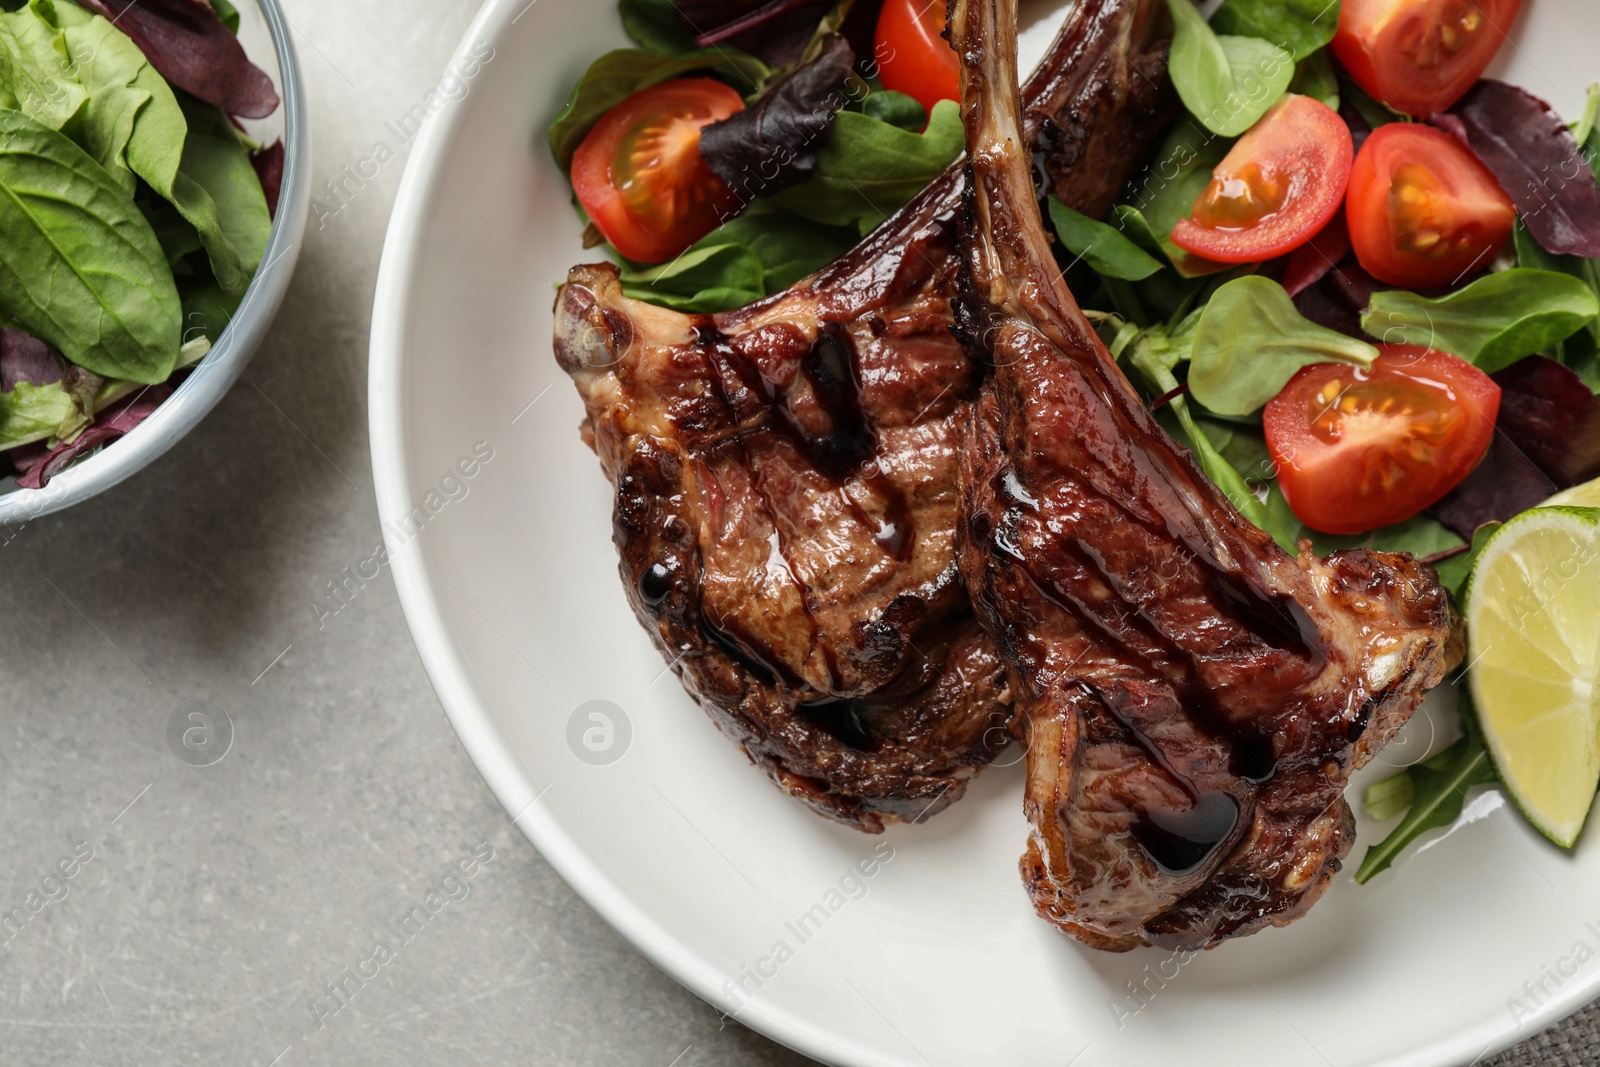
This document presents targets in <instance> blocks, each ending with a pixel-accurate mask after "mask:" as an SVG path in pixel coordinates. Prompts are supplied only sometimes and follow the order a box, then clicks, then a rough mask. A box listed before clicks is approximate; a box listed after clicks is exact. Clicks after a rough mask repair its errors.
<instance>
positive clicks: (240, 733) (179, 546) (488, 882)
mask: <svg viewBox="0 0 1600 1067" xmlns="http://www.w3.org/2000/svg"><path fill="white" fill-rule="evenodd" d="M542 2H545V3H558V2H572V0H542ZM285 7H286V8H287V10H288V13H289V17H290V18H291V20H293V22H294V24H295V27H296V30H297V44H298V45H299V47H300V51H301V62H302V67H303V70H304V73H305V75H306V80H307V83H308V86H309V88H310V90H311V105H312V107H311V110H312V125H313V133H314V158H313V164H312V174H313V178H314V185H315V186H316V187H317V189H318V190H319V192H318V194H317V195H320V196H322V197H323V198H324V202H325V207H329V208H330V209H331V206H334V205H331V204H328V202H327V201H326V190H324V189H322V183H323V182H324V181H325V180H328V179H335V178H338V177H340V175H341V172H342V168H344V167H345V166H346V165H347V164H348V165H350V166H352V167H353V166H355V165H356V164H357V163H358V162H359V161H360V160H361V159H362V158H363V157H367V156H369V155H370V154H371V153H372V151H373V148H374V145H375V143H376V142H377V141H380V140H382V141H385V142H387V143H388V144H389V146H390V147H391V148H394V149H396V150H397V151H398V152H399V157H400V158H399V159H397V160H396V161H395V162H393V163H390V164H388V165H387V166H385V167H384V168H383V169H382V170H381V171H380V173H379V174H378V176H377V177H376V178H374V179H372V180H371V181H370V182H368V183H367V184H366V186H365V187H364V188H358V189H356V190H355V195H354V196H353V198H352V199H351V200H350V202H349V204H348V206H345V207H343V208H342V209H341V210H340V211H339V213H338V214H337V215H332V216H331V217H326V218H325V219H324V220H323V225H322V226H321V228H319V226H318V220H317V219H316V218H313V220H312V223H311V226H310V228H309V230H308V231H307V243H306V246H305V248H304V250H303V254H302V258H301V262H300V269H299V273H298V274H297V276H296V278H295V281H294V284H293V286H292V288H291V291H290V295H289V302H288V304H287V306H286V308H285V310H284V312H283V314H282V315H281V316H280V318H279V320H278V322H277V324H276V326H275V328H274V329H273V331H272V333H271V335H270V336H269V338H268V340H267V342H266V344H265V345H264V346H263V348H262V350H261V352H260V353H259V355H258V356H257V357H256V360H255V362H254V363H253V364H252V366H251V367H250V369H249V370H247V371H246V373H245V376H244V379H243V381H241V383H240V384H239V385H238V386H237V387H236V388H235V389H234V390H233V392H232V393H231V394H230V395H229V396H228V397H227V398H226V399H225V400H224V401H223V403H222V404H221V406H220V407H219V408H218V409H217V411H216V412H214V413H213V414H212V415H211V417H210V418H209V419H207V420H206V421H205V422H204V423H203V424H202V425H201V426H200V427H199V429H198V430H196V431H195V432H194V433H193V434H192V435H190V436H189V437H188V438H187V439H185V440H184V441H183V442H181V443H180V444H179V445H178V446H177V447H176V448H175V449H174V450H173V451H172V452H171V453H170V454H169V455H168V456H166V457H165V458H164V459H162V460H161V461H160V462H158V463H157V464H156V465H155V466H154V467H153V468H151V469H150V470H148V471H146V472H144V473H143V474H141V475H139V476H138V477H136V478H134V479H133V480H132V481H130V482H128V483H126V484H124V485H122V486H119V487H118V488H116V489H114V490H112V491H111V492H108V493H106V494H105V495H103V496H101V497H99V498H97V499H95V500H92V501H90V502H88V503H87V504H85V505H83V506H82V507H80V508H78V509H75V510H73V511H71V512H68V513H66V514H62V515H56V516H52V517H50V518H46V519H43V520H39V521H37V522H34V523H32V524H30V525H28V526H26V527H25V528H21V529H17V528H10V529H0V596H3V598H4V599H3V603H4V604H5V606H6V611H5V613H4V617H3V622H0V648H3V649H4V656H5V668H4V670H3V672H0V707H3V708H4V709H5V710H4V712H3V717H0V724H3V725H4V727H5V737H4V743H3V744H0V797H3V807H0V812H3V815H4V818H3V819H0V857H3V858H4V867H3V872H0V913H9V912H11V911H12V909H16V908H20V909H22V911H23V912H24V913H25V914H27V915H28V918H27V920H26V921H25V922H18V921H16V920H13V924H12V929H9V930H8V929H5V928H3V927H0V941H4V948H0V1064H4V1065H6V1067H10V1065H18V1067H54V1065H58V1064H74V1065H76V1064H106V1065H118V1064H120V1065H125V1067H126V1065H137V1067H147V1065H153V1064H176V1063H195V1064H206V1065H212V1064H230V1065H258V1067H267V1065H274V1064H276V1065H282V1067H288V1065H295V1064H318V1065H321V1064H329V1065H333V1064H338V1065H340V1067H353V1065H365V1064H434V1063H439V1064H443V1063H451V1064H499V1063H504V1064H519V1063H537V1064H541V1065H542V1064H562V1065H569V1064H570V1065H588V1064H594V1065H606V1067H621V1065H630V1067H631V1065H643V1067H706V1065H712V1064H729V1065H732V1064H753V1065H786V1067H788V1065H798V1064H802V1063H805V1062H808V1061H806V1060H804V1059H803V1058H802V1057H800V1056H797V1055H795V1054H793V1053H790V1052H787V1051H785V1050H783V1049H781V1048H778V1047H777V1046H775V1045H772V1044H771V1043H769V1042H767V1041H765V1040H764V1039H762V1038H760V1037H758V1036H756V1035H754V1034H752V1033H750V1032H749V1031H746V1030H744V1029H742V1028H741V1027H739V1026H738V1025H737V1024H734V1023H726V1024H724V1023H723V1022H722V1021H721V1020H720V1019H719V1016H718V1013H717V1012H715V1011H714V1010H712V1009H711V1008H709V1007H707V1006H706V1005H703V1004H702V1003H700V1002H699V1001H698V1000H696V999H695V998H694V997H692V996H690V995H689V994H688V993H686V992H684V991H683V990H682V989H680V988H679V987H678V986H677V985H676V984H675V983H674V982H672V981H671V980H670V979H668V978H667V977H665V976H664V975H663V974H661V973H660V972H659V971H657V970H656V969H655V968H654V967H653V966H651V965H650V964H649V963H647V962H646V961H645V960H644V959H643V958H642V957H640V956H639V955H638V954H637V953H635V952H634V951H633V950H632V949H631V948H630V947H629V946H628V945H627V944H626V943H625V942H623V941H622V939H621V938H619V937H618V936H617V935H616V934H615V933H613V932H612V931H611V930H610V929H609V928H608V927H606V926H605V925H604V924H603V923H602V922H601V921H600V920H599V919H597V918H596V917H595V915H594V914H593V913H592V912H591V911H590V910H589V909H588V908H587V907H586V906H585V905H584V904H583V903H582V902H581V901H580V900H579V899H578V898H577V897H576V896H575V895H574V894H573V893H572V892H571V891H570V890H569V889H568V888H567V887H566V886H565V885H564V884H563V883H562V882H561V881H560V879H559V878H557V877H556V876H555V875H554V874H553V873H552V872H551V870H550V869H549V868H548V867H547V866H546V865H545V863H544V862H543V861H542V860H541V859H540V858H539V856H538V855H537V853H535V852H534V850H533V849H532V847H531V846H529V845H528V844H527V842H526V841H525V840H524V839H523V838H522V836H521V835H520V833H518V832H517V831H516V830H515V829H514V828H513V827H512V826H511V823H510V821H509V819H508V818H507V817H506V816H505V814H504V813H503V812H502V811H501V810H500V808H499V806H498V805H497V804H496V803H495V801H494V799H493V797H491V796H490V794H489V791H488V790H487V789H486V788H485V787H484V785H483V783H482V782H481V780H480V779H479V777H478V775H477V773H476V771H475V770H474V769H473V767H472V765H471V763H470V762H469V761H468V760H467V758H466V756H465V754H464V753H463V752H462V750H461V747H460V746H459V744H458V743H457V742H456V739H455V736H454V735H453V733H452V732H451V730H450V726H449V724H448V722H447V721H446V719H445V717H444V714H443V712H442V711H441V710H440V708H439V704H438V701H437V700H436V699H435V697H434V695H433V692H432V690H431V689H430V688H429V685H428V681H427V679H426V677H425V676H424V674H423V671H422V668H421V666H420V664H419V662H418V659H417V656H416V653H415V651H414V649H413V647H412V644H411V639H410V637H409V636H408V635H407V633H406V630H405V625H404V620H403V619H402V618H401V614H400V610H399V606H398V603H397V601H396V598H395V595H394V587H393V584H392V582H391V581H390V579H389V576H388V575H387V574H386V573H385V574H382V575H380V576H379V577H377V578H376V579H375V580H373V581H371V582H369V583H367V584H366V585H365V587H364V588H362V589H360V590H359V592H357V593H356V594H355V595H354V596H353V597H352V598H351V600H350V602H349V604H348V606H346V607H344V608H343V609H342V610H340V611H339V612H338V613H337V614H331V615H330V614H328V613H327V611H328V607H329V605H330V604H331V603H332V602H331V601H330V600H329V599H328V595H327V590H326V583H327V582H328V581H330V580H332V579H335V578H336V577H338V576H339V575H340V572H341V569H342V568H345V567H347V566H348V567H351V568H354V567H356V565H357V564H359V563H360V562H361V561H363V560H365V559H367V558H368V557H369V556H371V555H372V552H373V549H374V548H375V547H376V546H377V544H378V542H379V536H380V535H379V530H378V519H377V514H376V511H375V508H374V504H373V499H372V479H371V475H370V473H369V468H368V462H367V451H366V449H367V443H366V419H365V410H364V408H365V405H364V398H365V368H366V330H367V324H368V318H369V313H370V305H371V299H372V288H373V281H374V278H375V276H376V271H377V266H378V257H379V252H380V248H381V244H382V237H383V228H384V224H385V221H386V218H387V215H388V211H389V207H390V204H391V202H392V200H393V196H394V192H395V189H396V186H397V184H398V181H399V176H400V170H401V167H402V165H403V163H404V159H405V156H406V152H405V149H404V147H402V146H401V145H400V144H399V143H398V141H397V138H395V136H394V135H393V134H392V133H391V132H389V131H388V130H387V129H386V124H387V123H390V122H393V121H394V120H396V119H397V118H398V117H399V116H401V115H402V114H404V113H405V112H406V111H407V110H408V109H409V108H410V107H411V106H412V105H413V104H414V103H416V102H417V101H419V100H421V99H422V98H423V96H424V94H425V93H426V92H427V90H428V89H429V88H431V87H432V84H433V79H434V78H435V77H436V75H437V73H438V72H439V71H441V70H442V69H443V67H444V64H445V62H446V61H447V59H448V57H449V55H450V52H451V50H452V49H453V48H454V46H455V43H456V42H457V40H458V39H459V38H460V36H461V34H462V33H463V31H464V30H465V28H466V25H467V22H468V21H469V19H470V18H471V15H472V14H473V11H474V7H475V5H474V4H473V3H472V2H471V0H397V2H393V3H388V4H378V3H376V2H375V0H352V2H351V3H348V4H337V5H334V4H324V3H318V2H316V0H286V3H285ZM597 17H609V11H608V10H605V9H604V8H597ZM492 474H493V471H492V469H491V470H490V471H488V472H487V473H486V476H492ZM318 604H320V605H323V609H322V613H321V615H320V617H319V611H318V610H317V608H316V607H315V606H314V605H318ZM194 701H209V702H211V703H212V704H214V705H216V706H217V707H219V708H221V709H223V710H224V711H225V712H226V713H227V716H228V718H229V719H230V720H231V722H232V724H233V730H234V738H233V742H232V747H231V749H230V750H229V751H228V752H227V754H226V756H225V757H224V758H223V759H222V760H221V761H220V762H217V763H215V764H214V765H212V766H208V767H193V766H189V765H187V764H185V763H183V762H181V761H180V760H179V759H178V758H177V757H176V756H175V755H174V751H173V750H172V748H170V747H169V742H168V724H169V721H170V720H172V719H173V717H174V713H180V721H182V722H183V725H184V726H190V725H198V724H193V723H190V722H188V720H187V719H185V718H183V717H184V716H186V715H187V714H188V712H189V711H190V710H192V709H191V708H190V707H189V705H190V704H191V702H194ZM180 709H181V711H180ZM213 718H214V719H217V718H218V717H217V716H216V715H215V713H213ZM218 722H219V723H220V719H218ZM214 736H217V735H214ZM196 739H197V738H193V737H192V738H191V740H196ZM179 750H180V751H181V750H182V749H181V746H180V749H179ZM483 842H487V843H488V845H489V846H490V847H491V848H492V850H493V858H492V859H491V860H490V861H489V862H488V863H487V864H483V865H481V866H480V867H479V868H478V869H477V873H476V875H475V876H474V877H472V878H470V879H461V878H459V877H458V878H456V879H455V880H454V881H450V882H446V878H447V876H450V875H452V873H453V872H454V873H457V874H459V871H458V868H457V864H458V863H459V862H460V861H461V860H462V859H464V858H466V857H469V856H471V855H472V853H473V850H474V849H475V848H477V847H480V845H481V843H483ZM80 843H83V845H82V846H80ZM75 847H79V851H80V854H85V853H86V852H87V850H88V849H89V848H92V850H93V858H92V859H91V860H90V861H89V862H88V863H87V864H84V865H82V866H81V868H80V869H76V870H75V875H74V877H72V878H71V879H70V880H64V881H63V880H59V879H57V880H53V881H51V882H50V883H49V884H48V886H46V885H45V884H43V880H44V879H45V877H46V876H47V875H49V874H51V873H52V872H53V871H56V869H57V864H58V863H59V862H60V861H62V860H64V859H67V858H68V857H70V856H71V854H72V853H73V850H74V848H75ZM485 852H487V850H485ZM68 868H69V869H72V865H71V864H70V863H69V864H68ZM441 887H442V888H443V889H445V890H447V891H448V892H447V893H442V894H441V895H440V896H438V897H435V898H433V899H432V901H430V900H429V898H428V894H429V892H430V891H431V890H436V889H440V888H441ZM47 890H48V892H47ZM63 892H64V893H65V895H64V896H63V895H62V894H63ZM35 893H36V894H37V896H34V897H32V898H31V900H30V894H35ZM463 893H464V894H465V895H463ZM52 896H53V897H56V898H59V899H55V900H51V899H50V897H52ZM449 896H455V897H458V898H459V899H454V900H451V899H449ZM430 903H431V904H432V905H433V906H434V907H435V908H437V913H436V914H432V913H429V912H428V908H429V904H430ZM1018 904H1019V906H1023V900H1022V897H1021V894H1020V892H1019V896H1018ZM30 905H32V906H37V907H38V911H37V913H36V914H35V913H32V911H31V908H30ZM414 907H421V908H423V910H424V912H425V913H429V914H431V915H432V917H431V918H429V919H428V920H427V921H426V922H421V921H420V920H415V919H414V920H413V925H414V926H416V927H417V932H415V933H414V935H412V936H410V937H409V940H404V941H402V938H401V936H400V935H399V934H397V933H396V932H395V926H394V924H396V923H399V922H400V920H401V918H402V916H404V915H406V914H407V913H409V912H410V911H411V909H413V908H414ZM379 939H383V940H385V941H386V942H387V943H388V945H389V947H390V950H391V952H392V958H391V959H389V960H388V961H387V962H379V963H378V964H377V965H376V974H375V976H373V977H372V978H370V980H367V981H365V982H362V983H360V984H358V983H357V981H356V980H353V979H349V978H347V977H346V970H345V969H346V968H349V969H350V971H351V972H356V971H358V970H360V969H362V967H363V965H364V964H365V961H368V960H370V959H371V958H372V956H373V948H374V944H375V942H376V941H378V940H379ZM952 966H959V963H958V962H957V961H952ZM365 970H366V973H368V974H372V973H373V970H374V968H373V965H371V964H366V965H365ZM341 981H342V982H344V985H345V988H346V990H347V991H348V992H347V993H346V999H347V1001H348V1003H347V1004H346V1005H345V1006H342V1007H340V1005H339V1002H338V1001H336V1000H335V999H334V998H333V996H332V995H331V994H330V993H329V990H328V985H329V983H334V982H341ZM314 999H315V1002H316V1003H319V1004H320V1007H321V1009H322V1010H321V1011H320V1012H319V1011H318V1010H317V1008H316V1007H314V1006H313V1004H314ZM335 1007H340V1010H338V1011H337V1012H334V1011H333V1010H332V1009H333V1008H335ZM1352 1022H1353V1023H1355V1022H1357V1021H1352ZM1597 1025H1600V1015H1597V1014H1596V1013H1595V1012H1593V1011H1591V1012H1589V1013H1585V1014H1584V1015H1581V1016H1580V1017H1579V1019H1578V1020H1577V1021H1575V1022H1573V1023H1570V1024H1568V1025H1567V1026H1566V1027H1564V1028H1561V1029H1558V1030H1557V1031H1554V1032H1552V1033H1551V1034H1548V1035H1544V1036H1542V1037H1540V1038H1539V1039H1538V1040H1537V1041H1536V1042H1534V1043H1533V1044H1531V1045H1529V1046H1524V1048H1522V1049H1520V1050H1518V1051H1517V1053H1515V1054H1513V1055H1510V1056H1508V1057H1506V1058H1504V1059H1501V1060H1496V1061H1495V1062H1496V1063H1497V1064H1517V1065H1519V1067H1520V1065H1523V1064H1529V1065H1531V1064H1540V1065H1547V1064H1548V1065H1558V1067H1564V1065H1572V1067H1577V1065H1584V1067H1590V1065H1593V1064H1595V1063H1596V1062H1600V1043H1597V1038H1596V1032H1597V1031H1596V1027H1597Z"/></svg>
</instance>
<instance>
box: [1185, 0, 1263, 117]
mask: <svg viewBox="0 0 1600 1067" xmlns="http://www.w3.org/2000/svg"><path fill="white" fill-rule="evenodd" d="M1167 7H1168V8H1170V9H1171V11H1172V20H1173V34H1172V52H1171V59H1170V60H1169V62H1168V64H1167V72H1168V74H1169V75H1170V76H1171V78H1172V85H1173V88H1175V89H1177V91H1178V97H1179V99H1181V100H1182V101H1183V104H1184V106H1185V107H1187V108H1188V109H1189V113H1190V114H1192V115H1194V116H1195V117H1196V118H1197V119H1199V120H1200V121H1201V122H1202V123H1204V124H1205V127H1206V128H1207V129H1208V130H1210V131H1212V132H1213V133H1217V134H1221V135H1222V136H1224V137H1237V136H1239V135H1240V134H1241V133H1243V132H1244V131H1246V130H1248V129H1249V128H1250V127H1252V126H1254V125H1255V124H1256V122H1257V121H1258V120H1259V119H1260V118H1261V116H1262V115H1265V114H1266V113H1267V109H1268V108H1270V107H1271V106H1272V105H1273V104H1275V103H1277V102H1278V98H1279V97H1280V96H1282V95H1283V92H1284V90H1285V89H1287V88H1288V87H1289V81H1290V79H1291V78H1293V77H1294V56H1292V55H1290V54H1289V53H1288V52H1286V51H1284V50H1283V49H1282V48H1279V47H1278V46H1277V45H1275V44H1271V43H1269V42H1267V41H1263V40H1262V39H1261V38H1259V37H1235V36H1232V35H1228V34H1223V35H1220V36H1219V35H1218V34H1216V33H1213V32H1212V30H1211V27H1210V26H1208V25H1206V20H1205V19H1204V18H1202V17H1201V15H1200V12H1199V11H1198V10H1196V8H1195V6H1194V4H1193V3H1191V2H1190V0H1167Z"/></svg>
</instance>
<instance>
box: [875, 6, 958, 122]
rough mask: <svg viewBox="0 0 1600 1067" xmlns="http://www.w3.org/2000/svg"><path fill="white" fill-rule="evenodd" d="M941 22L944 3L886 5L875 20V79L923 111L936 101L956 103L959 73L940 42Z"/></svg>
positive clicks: (953, 58)
mask: <svg viewBox="0 0 1600 1067" xmlns="http://www.w3.org/2000/svg"><path fill="white" fill-rule="evenodd" d="M945 18H946V4H945V0H933V2H932V3H928V2H927V0H887V2H886V3H885V4H884V5H883V11H882V13H880V14H879V15H878V33H877V40H876V42H875V48H876V52H875V54H874V58H875V59H876V60H877V64H878V79H879V80H880V81H882V82H883V87H884V88H885V89H892V90H894V91H895V92H897V93H905V94H906V95H907V96H909V97H911V98H912V99H914V100H916V101H917V103H919V104H921V105H922V106H923V107H925V108H927V109H928V110H929V111H932V110H933V105H934V104H937V103H938V102H939V101H941V100H959V99H960V98H961V68H960V65H959V64H958V63H957V61H956V53H955V50H954V49H952V48H951V47H950V44H949V42H947V41H946V40H945V39H944V37H943V36H941V35H942V34H943V33H944V24H945Z"/></svg>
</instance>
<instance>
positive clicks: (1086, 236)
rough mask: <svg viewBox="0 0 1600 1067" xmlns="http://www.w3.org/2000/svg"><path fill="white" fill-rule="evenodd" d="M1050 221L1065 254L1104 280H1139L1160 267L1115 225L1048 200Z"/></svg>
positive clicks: (1054, 199) (1158, 263) (1059, 202)
mask: <svg viewBox="0 0 1600 1067" xmlns="http://www.w3.org/2000/svg"><path fill="white" fill-rule="evenodd" d="M1050 222H1051V223H1052V225H1054V226H1055V230H1056V236H1057V237H1059V238H1061V243H1062V244H1063V245H1065V246H1066V248H1067V251H1069V252H1071V253H1072V254H1073V255H1074V256H1077V257H1078V258H1079V259H1082V260H1083V261H1084V262H1085V263H1087V264H1089V266H1090V267H1093V268H1094V270H1095V272H1096V273H1097V274H1101V275H1104V276H1105V277H1107V278H1122V279H1124V280H1126V281H1130V282H1138V281H1143V280H1144V279H1146V278H1148V277H1150V275H1152V274H1154V273H1155V272H1156V271H1158V270H1160V269H1161V268H1162V266H1163V264H1162V263H1161V261H1160V260H1158V259H1155V258H1154V257H1152V256H1151V255H1150V254H1149V253H1148V252H1146V251H1144V250H1143V249H1142V248H1140V247H1139V246H1138V245H1137V244H1135V243H1134V242H1133V241H1132V240H1130V239H1129V238H1128V237H1126V236H1124V235H1123V233H1122V231H1120V230H1118V229H1117V228H1116V227H1115V226H1108V225H1107V224H1106V223H1103V222H1101V221H1100V220H1098V219H1091V218H1090V217H1089V216H1087V215H1083V214H1079V213H1078V212H1076V211H1074V210H1072V209H1071V208H1070V207H1068V206H1067V205H1065V204H1063V203H1062V202H1061V201H1060V200H1057V199H1056V198H1055V197H1054V196H1052V197H1051V198H1050Z"/></svg>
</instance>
